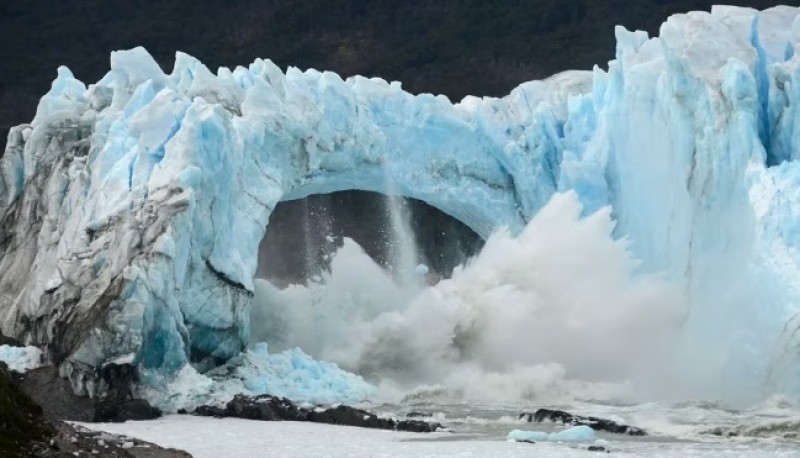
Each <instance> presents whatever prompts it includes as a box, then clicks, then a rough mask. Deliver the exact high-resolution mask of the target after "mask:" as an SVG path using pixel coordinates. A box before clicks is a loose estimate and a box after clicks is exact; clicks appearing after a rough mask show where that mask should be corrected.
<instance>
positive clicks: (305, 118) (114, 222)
mask: <svg viewBox="0 0 800 458" xmlns="http://www.w3.org/2000/svg"><path fill="white" fill-rule="evenodd" d="M798 14H799V13H798V9H797V8H789V7H777V8H773V9H770V10H767V11H763V12H756V11H754V10H750V9H742V8H733V7H715V8H714V9H713V10H712V11H711V13H702V12H697V13H689V14H685V15H676V16H673V17H671V18H670V19H669V20H668V21H667V22H666V23H665V24H664V25H663V26H662V28H661V31H660V36H659V37H658V38H649V37H647V35H646V34H644V33H642V32H628V31H626V30H624V29H622V28H618V29H617V31H616V35H617V41H618V46H617V55H616V59H615V60H614V61H612V62H611V63H610V65H609V69H608V71H603V70H600V69H599V68H596V69H594V70H593V71H592V72H569V73H565V74H561V75H556V76H554V77H552V78H549V79H547V80H544V81H539V82H531V83H525V84H523V85H521V86H520V87H518V88H517V89H515V90H514V91H512V93H511V94H510V95H509V96H507V97H504V98H501V99H492V98H484V99H478V98H474V97H470V98H467V99H465V100H464V101H462V102H461V103H458V104H452V103H451V102H450V101H449V100H447V99H446V98H445V97H442V96H432V95H428V94H423V95H419V96H414V95H411V94H408V93H406V92H404V91H403V90H402V89H401V87H400V85H399V84H398V83H387V82H385V81H382V80H377V79H367V78H362V77H354V78H350V79H348V80H342V79H341V78H339V77H338V76H337V75H335V74H333V73H329V72H324V73H320V72H317V71H314V70H309V71H306V72H301V71H299V70H297V69H294V68H289V69H288V70H287V71H286V72H285V73H284V72H282V71H281V70H280V69H278V67H276V66H275V65H274V64H273V63H271V62H270V61H265V60H256V61H255V62H254V63H253V64H251V65H250V66H249V67H247V68H244V67H237V68H236V69H233V70H230V69H225V68H222V69H220V70H219V71H218V72H217V73H216V74H214V73H212V72H210V71H209V70H208V69H207V68H206V67H205V66H203V65H202V64H201V63H200V62H199V61H197V60H196V59H194V58H192V57H190V56H187V55H185V54H178V55H177V57H176V61H175V65H174V69H173V71H172V73H170V74H166V73H164V72H163V71H162V70H161V69H160V68H159V67H158V65H156V63H155V61H154V60H153V59H152V57H151V56H150V55H149V54H147V52H146V51H145V50H143V49H141V48H136V49H132V50H128V51H119V52H115V53H113V54H112V56H111V71H110V72H109V73H108V74H107V75H106V76H104V77H103V78H102V79H101V80H100V81H99V82H97V83H96V84H91V85H89V86H88V87H87V86H85V85H84V84H83V83H81V82H80V81H78V80H76V79H75V78H74V76H73V75H72V74H71V73H70V72H69V70H67V69H66V68H64V67H62V68H60V69H59V71H58V77H57V79H56V80H55V81H54V82H53V85H52V88H51V90H50V91H49V92H48V93H47V94H46V95H45V96H44V97H43V98H42V100H41V102H40V104H39V107H38V110H37V114H36V117H35V118H34V119H33V121H32V122H31V124H28V125H22V126H19V127H16V128H13V129H12V130H11V132H10V134H9V138H8V142H7V146H6V150H5V154H4V155H3V157H2V159H0V254H1V256H0V301H2V302H0V330H2V332H3V333H5V334H8V335H11V336H13V337H16V338H18V339H20V340H23V341H25V342H26V343H28V344H35V345H40V346H46V347H47V349H48V350H47V351H48V357H49V358H50V359H52V361H53V362H54V363H55V364H58V365H59V367H60V370H61V373H62V374H63V375H64V376H66V377H69V378H70V380H71V381H72V383H73V385H74V387H75V388H76V390H78V391H80V392H87V393H96V394H102V393H103V391H104V390H105V389H106V387H105V386H104V382H103V381H102V380H101V379H100V377H99V369H100V368H101V367H103V366H104V365H105V364H108V363H110V362H114V361H120V360H129V361H130V364H133V365H135V366H137V367H138V368H139V369H140V370H141V372H142V373H143V374H148V376H147V377H144V378H143V380H144V381H145V382H146V383H148V384H150V386H159V384H168V383H170V381H172V380H173V378H174V377H175V376H176V374H179V373H182V372H181V371H184V370H185V369H186V367H187V365H189V364H191V366H192V367H193V368H194V369H195V370H197V371H200V372H205V371H208V370H210V369H212V368H214V367H218V366H220V365H223V364H225V363H226V362H228V361H229V360H230V359H231V358H234V357H236V356H238V355H240V354H241V353H242V351H243V350H244V349H245V348H246V346H247V345H248V343H249V340H250V339H249V335H248V333H249V323H248V320H249V318H250V305H251V302H252V298H253V291H254V285H253V276H254V274H255V270H256V262H257V258H256V254H255V253H256V252H257V247H258V243H259V241H260V240H261V238H262V237H263V235H264V231H265V228H266V226H267V224H268V222H269V216H270V213H271V212H272V210H273V208H274V207H275V205H276V204H277V203H278V202H279V201H281V200H284V199H293V198H299V197H303V196H307V195H310V194H314V193H324V192H331V191H337V190H344V189H363V190H372V191H379V192H385V190H386V189H387V187H386V185H385V180H386V176H387V175H390V176H391V177H392V181H393V187H392V189H394V190H395V191H396V192H397V193H399V194H402V195H404V196H408V197H413V198H416V199H420V200H423V201H425V202H427V203H429V204H431V205H433V206H435V207H437V208H439V209H441V210H443V211H445V212H446V213H449V214H450V215H452V216H454V217H456V218H458V219H459V220H461V221H463V222H464V223H466V224H467V225H469V226H470V227H472V228H473V229H474V230H475V231H476V232H478V233H479V234H481V235H483V236H488V235H489V234H490V233H491V232H492V231H493V230H495V229H496V228H498V227H501V226H507V227H509V228H510V230H511V231H512V232H514V233H517V232H519V231H520V230H521V229H522V228H523V227H524V225H525V224H526V223H527V222H528V221H529V220H530V219H531V218H532V216H533V215H534V214H536V212H537V211H538V209H539V208H541V207H542V206H543V205H544V204H545V203H546V202H547V201H548V200H549V199H550V197H551V196H552V195H553V194H554V193H555V192H557V191H568V190H574V191H575V192H576V193H577V195H578V196H579V198H580V200H581V202H582V203H583V206H584V209H585V210H584V211H585V212H586V214H589V213H592V212H593V211H595V210H597V209H598V208H600V207H602V206H605V205H611V207H612V209H613V216H614V218H615V220H616V221H617V223H618V224H617V227H616V230H615V236H617V237H626V238H627V240H629V241H630V249H631V250H632V252H633V254H634V255H635V256H636V257H637V258H639V259H640V260H641V261H642V265H641V269H642V270H643V271H646V272H663V273H664V275H665V276H666V277H668V278H669V279H671V280H672V281H675V282H678V283H679V284H681V285H683V286H684V287H685V290H686V291H687V295H688V297H689V301H690V307H689V310H690V312H689V313H688V314H687V316H686V320H685V322H686V323H685V329H686V338H685V341H684V342H683V343H682V344H681V345H684V346H685V347H686V349H687V351H686V354H685V355H686V361H684V362H686V363H687V364H689V365H693V370H692V371H691V372H692V373H693V374H696V375H697V376H698V381H697V383H698V385H705V384H706V382H708V383H710V382H711V379H713V378H714V377H717V376H718V374H724V375H723V377H727V378H729V379H739V380H745V379H747V380H754V382H753V383H754V385H759V386H763V383H762V378H766V377H768V376H774V374H775V373H776V371H773V370H770V369H769V368H768V366H769V365H770V364H771V363H772V362H773V361H774V360H775V359H780V360H785V359H787V358H788V359H793V358H794V356H791V355H789V356H786V355H783V354H781V355H777V356H776V355H775V354H774V348H776V342H778V341H779V340H780V339H781V338H783V337H786V338H787V339H788V338H790V337H789V336H790V335H791V330H790V332H789V334H787V335H786V336H783V335H782V334H781V333H782V332H783V328H784V325H785V324H786V323H787V322H789V320H790V318H791V317H792V316H793V315H794V314H796V313H797V309H796V307H797V306H796V305H794V304H796V303H797V300H796V299H797V297H798V296H797V294H798V293H797V286H796V285H798V284H800V283H799V282H800V276H798V272H800V268H799V266H800V264H798V261H799V260H800V258H798V254H797V250H796V249H795V245H796V244H797V242H796V241H797V240H798V238H797V235H798V234H797V229H796V226H797V223H796V218H795V215H794V213H795V212H794V210H793V206H794V205H793V204H792V200H791V195H793V193H795V189H796V185H795V183H796V181H797V177H798V173H800V171H798V166H797V163H796V156H797V154H798V151H800V134H798V127H800V116H798V115H797V105H798V103H800V92H798V84H799V83H800V67H799V66H798V59H800V57H798V56H797V54H798V53H797V50H798V49H797V46H798V44H799V43H800V20H798ZM764 279H767V280H768V281H762V280H764ZM609 307H613V304H609ZM781 348H790V347H787V346H784V347H781ZM789 367H797V366H796V365H795V366H791V365H790V366H789ZM785 373H786V375H785V376H781V377H777V378H775V377H773V379H772V382H771V383H773V384H774V385H773V387H772V388H774V389H776V390H794V391H795V392H798V391H800V387H798V384H800V377H797V374H796V370H792V369H790V370H788V371H785ZM752 374H758V375H757V376H756V377H754V376H753V375H752ZM705 379H708V380H705ZM731 389H732V390H740V389H744V388H742V387H736V388H731ZM750 391H752V390H748V392H750ZM713 394H715V395H717V394H719V393H716V392H715V393H713ZM728 394H731V395H736V394H739V393H728Z"/></svg>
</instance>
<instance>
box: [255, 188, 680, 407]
mask: <svg viewBox="0 0 800 458" xmlns="http://www.w3.org/2000/svg"><path fill="white" fill-rule="evenodd" d="M580 213H581V205H580V203H579V202H578V200H577V197H576V196H575V195H574V194H573V193H568V194H563V195H556V196H555V197H554V198H553V199H552V201H551V202H550V203H549V204H548V205H547V206H546V207H544V208H543V209H542V210H541V211H540V212H539V213H538V214H537V215H536V217H535V218H534V219H533V220H532V221H531V222H530V224H529V225H528V226H527V228H526V229H525V230H524V231H523V232H522V233H521V234H520V235H519V236H518V237H512V236H511V235H510V234H508V233H507V232H505V231H499V232H497V233H495V234H494V235H492V236H491V237H490V238H489V240H488V241H487V243H486V246H485V247H484V249H483V251H482V252H481V253H480V254H479V255H478V256H477V257H476V258H474V259H473V260H472V261H471V262H469V263H468V264H467V265H466V266H464V267H462V268H458V269H456V271H455V272H454V274H453V277H452V278H451V279H449V280H445V281H442V282H440V283H439V284H437V285H436V286H434V287H429V288H425V289H422V290H421V291H419V292H418V293H417V294H415V295H414V296H413V297H408V296H407V295H406V294H403V287H402V285H398V284H396V283H395V282H394V281H393V280H392V278H391V276H390V275H389V274H387V273H386V272H385V271H384V270H383V269H381V268H380V267H379V266H378V265H377V264H376V263H375V262H374V261H372V259H370V258H369V256H367V255H366V253H364V252H363V250H361V248H360V247H359V246H358V245H357V244H355V242H352V241H350V240H347V239H346V240H345V243H344V245H343V247H342V248H341V249H340V250H339V251H338V252H337V253H336V255H335V256H334V259H333V260H332V264H331V270H330V272H328V273H325V274H324V278H323V280H322V282H320V283H319V284H313V285H310V286H308V287H305V286H290V287H289V288H287V289H285V290H277V289H275V288H274V287H272V286H271V285H269V284H268V283H267V282H263V281H258V282H257V291H256V309H257V310H260V312H258V313H259V314H260V317H259V318H258V319H256V320H253V323H254V324H257V323H263V322H264V321H263V320H266V322H268V323H270V326H269V329H265V328H263V327H259V326H257V327H256V328H255V329H254V331H253V337H254V339H255V340H260V339H264V340H266V341H268V342H269V343H270V345H271V346H272V348H276V349H282V348H288V347H293V346H299V347H300V348H302V349H304V350H305V351H307V352H309V353H310V354H312V355H313V356H315V357H317V358H320V359H323V360H329V361H333V362H336V363H337V364H339V365H340V366H342V367H343V368H346V369H349V370H351V371H354V372H358V373H361V374H363V375H365V376H367V377H370V378H371V379H372V380H373V381H376V382H378V383H381V384H382V385H383V386H391V387H399V388H401V389H411V388H413V387H416V386H418V385H420V384H443V385H445V386H446V387H448V388H449V389H455V390H458V391H460V392H462V393H463V394H464V395H466V396H469V397H492V398H501V399H508V398H521V397H532V396H533V397H535V396H537V395H538V394H542V393H541V391H542V390H543V389H547V387H550V388H552V387H554V386H556V385H558V384H559V383H560V382H561V381H563V380H564V379H565V378H568V379H573V380H584V381H591V382H624V381H625V380H628V379H632V378H636V377H637V376H639V375H640V374H641V373H643V372H648V371H652V370H654V369H656V368H658V367H659V366H660V365H661V362H662V358H661V356H662V355H663V353H664V350H665V347H666V345H667V344H668V343H669V342H671V341H672V340H674V338H673V333H674V332H676V329H677V328H678V326H679V324H680V319H681V318H682V317H683V315H684V313H683V312H684V310H683V302H682V298H681V296H680V292H679V291H680V290H679V288H673V287H672V285H670V284H668V283H666V282H665V281H663V280H661V279H660V278H659V277H655V276H645V275H638V274H637V273H636V272H635V271H636V266H637V263H636V261H635V260H634V259H632V258H631V256H630V255H629V253H628V251H627V250H626V243H625V241H617V240H614V239H613V238H612V237H611V232H612V230H613V226H614V224H613V222H612V220H611V218H610V211H609V210H608V209H604V210H601V211H599V212H597V213H595V214H593V215H590V216H588V217H586V218H580ZM254 313H255V312H254Z"/></svg>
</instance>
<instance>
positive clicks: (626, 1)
mask: <svg viewBox="0 0 800 458" xmlns="http://www.w3.org/2000/svg"><path fill="white" fill-rule="evenodd" d="M793 1H794V2H797V1H798V0H793ZM713 3H720V0H717V1H714V0H404V1H396V0H338V1H337V0H328V1H326V0H302V1H297V0H263V1H260V0H241V1H233V0H191V1H190V0H175V1H165V0H159V1H153V0H127V1H108V0H43V1H36V2H26V1H12V0H0V135H2V137H3V139H5V135H6V132H7V129H8V128H9V126H11V125H15V124H19V123H22V122H27V121H29V120H30V119H31V118H32V117H33V113H34V110H35V108H36V103H37V101H38V98H39V97H40V96H41V95H42V94H43V93H44V92H45V91H46V90H47V89H48V87H49V83H50V81H51V80H52V79H53V78H54V77H55V74H56V72H55V70H56V67H57V66H58V65H61V64H65V65H67V66H68V67H69V68H70V69H72V71H73V72H74V73H75V74H76V76H77V77H78V78H80V79H82V80H84V81H87V82H88V81H92V82H93V81H96V80H97V79H99V78H100V77H101V76H102V75H103V74H104V73H105V72H106V71H107V70H108V56H109V53H110V51H112V50H115V49H122V48H130V47H134V46H138V45H142V46H145V47H146V48H147V49H148V50H149V51H150V53H151V54H153V55H154V56H155V58H156V59H157V60H158V61H159V63H160V64H161V65H162V67H164V68H165V69H166V70H170V69H171V67H172V62H173V59H174V54H175V51H176V50H181V51H184V52H187V53H189V54H192V55H194V56H196V57H198V58H199V59H201V60H202V61H203V62H204V63H206V65H208V66H209V67H210V68H211V69H212V70H215V69H216V67H218V66H220V65H225V66H234V65H239V64H242V65H244V64H247V63H249V62H251V61H252V60H253V59H254V58H256V57H268V58H270V59H272V60H273V61H275V62H276V63H278V64H279V65H280V66H282V67H285V66H287V65H294V66H298V67H301V68H308V67H314V68H318V69H326V70H334V71H336V72H338V73H340V74H342V75H344V76H349V75H353V74H364V75H370V76H381V77H383V78H386V79H389V80H400V81H402V82H403V85H404V87H405V88H406V89H407V90H410V91H412V92H433V93H441V94H446V95H448V96H449V97H450V98H451V99H454V100H458V99H460V98H462V97H463V96H464V95H466V94H476V95H502V94H504V93H506V92H508V91H509V90H510V89H511V88H513V87H514V86H515V85H517V84H519V83H520V82H522V81H526V80H530V79H535V78H541V77H544V76H547V75H550V74H552V73H554V72H557V71H561V70H565V69H568V68H585V69H589V68H591V67H592V65H594V64H600V65H604V64H605V63H606V62H607V61H608V60H609V59H611V58H612V57H613V49H614V34H613V26H614V25H616V24H622V25H625V26H626V27H628V28H636V29H644V30H647V31H649V32H651V33H653V32H656V31H657V29H658V26H659V24H661V22H663V20H664V19H665V18H666V17H667V16H669V15H670V14H672V13H676V12H684V11H688V10H697V9H704V10H708V9H709V8H710V5H712V4H713ZM728 3H734V4H739V5H747V6H753V7H757V8H766V7H769V6H773V5H776V4H780V3H787V1H783V2H780V1H774V0H772V1H770V0H750V1H736V0H730V1H729V2H728ZM788 3H791V2H788Z"/></svg>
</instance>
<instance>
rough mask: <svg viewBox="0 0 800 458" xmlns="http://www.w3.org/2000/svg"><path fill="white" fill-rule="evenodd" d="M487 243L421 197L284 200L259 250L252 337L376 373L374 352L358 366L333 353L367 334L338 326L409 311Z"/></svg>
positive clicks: (358, 194)
mask: <svg viewBox="0 0 800 458" xmlns="http://www.w3.org/2000/svg"><path fill="white" fill-rule="evenodd" d="M483 245H484V240H483V239H482V238H481V237H480V236H479V235H478V234H477V233H476V232H475V231H473V230H472V229H470V228H469V227H468V226H467V225H466V224H464V223H463V222H461V221H459V220H458V219H456V218H454V217H452V216H450V215H448V214H447V213H445V212H443V211H441V210H439V209H437V208H435V207H433V206H431V205H429V204H427V203H425V202H423V201H421V200H417V199H413V198H408V197H400V196H396V195H389V194H384V193H379V192H371V191H361V190H345V191H337V192H332V193H328V194H313V195H310V196H306V197H303V198H299V199H291V200H285V201H281V202H280V203H279V204H278V205H277V206H276V207H275V210H274V211H273V213H272V214H271V215H270V221H269V224H268V226H267V230H266V233H265V236H264V238H263V240H262V241H261V243H260V246H259V253H258V268H257V271H256V276H255V280H254V285H255V297H254V301H253V307H252V309H251V315H250V335H251V339H250V340H251V342H266V343H267V344H268V345H269V347H270V349H271V350H275V351H284V350H289V349H292V348H295V347H299V348H300V349H302V350H303V351H305V352H308V353H309V354H310V355H312V356H313V357H315V358H320V359H325V358H326V356H327V357H328V358H330V359H333V360H335V361H336V362H337V363H339V364H340V365H342V366H344V368H346V369H348V370H351V371H353V372H356V373H359V374H362V375H366V376H370V375H376V374H375V373H374V371H373V369H372V368H370V367H368V365H365V363H366V359H368V358H363V356H365V355H360V357H358V358H353V361H351V363H350V364H348V363H347V360H348V359H350V358H344V359H343V358H341V355H339V357H332V356H331V355H330V352H329V347H337V346H339V345H338V344H337V343H336V342H340V341H341V337H342V336H340V335H337V333H339V332H340V330H343V329H350V330H351V331H352V332H354V333H358V330H357V329H354V328H352V327H347V326H340V323H339V322H340V321H347V320H351V321H353V322H356V321H358V320H361V319H365V317H367V318H366V319H367V320H369V319H371V318H375V317H377V316H379V315H381V314H383V313H386V312H387V311H392V310H397V311H401V310H404V309H405V308H406V307H407V306H408V305H409V304H410V303H411V302H412V300H413V299H414V298H415V297H416V296H417V295H419V293H420V292H421V291H422V290H423V289H424V288H426V287H429V286H432V285H434V284H436V283H438V282H439V281H441V280H443V279H448V278H450V277H451V275H452V274H453V272H454V270H455V269H456V268H458V267H459V266H464V265H465V264H466V263H467V261H468V260H469V259H470V258H471V257H473V256H474V255H476V254H478V253H479V252H480V250H481V248H482V247H483ZM366 333H368V331H366V330H365V334H366Z"/></svg>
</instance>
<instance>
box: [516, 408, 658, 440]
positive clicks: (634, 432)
mask: <svg viewBox="0 0 800 458" xmlns="http://www.w3.org/2000/svg"><path fill="white" fill-rule="evenodd" d="M519 419H520V420H523V421H527V422H528V423H532V422H533V423H544V422H553V423H562V424H565V425H570V426H588V427H590V428H592V429H593V430H595V431H604V432H607V433H612V434H626V435H628V436H646V435H647V432H646V431H645V430H643V429H642V428H637V427H636V426H629V425H621V424H619V423H617V422H615V421H612V420H607V419H605V418H597V417H583V416H580V415H574V414H571V413H569V412H564V411H563V410H551V409H539V410H537V411H536V412H534V413H522V414H520V415H519Z"/></svg>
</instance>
